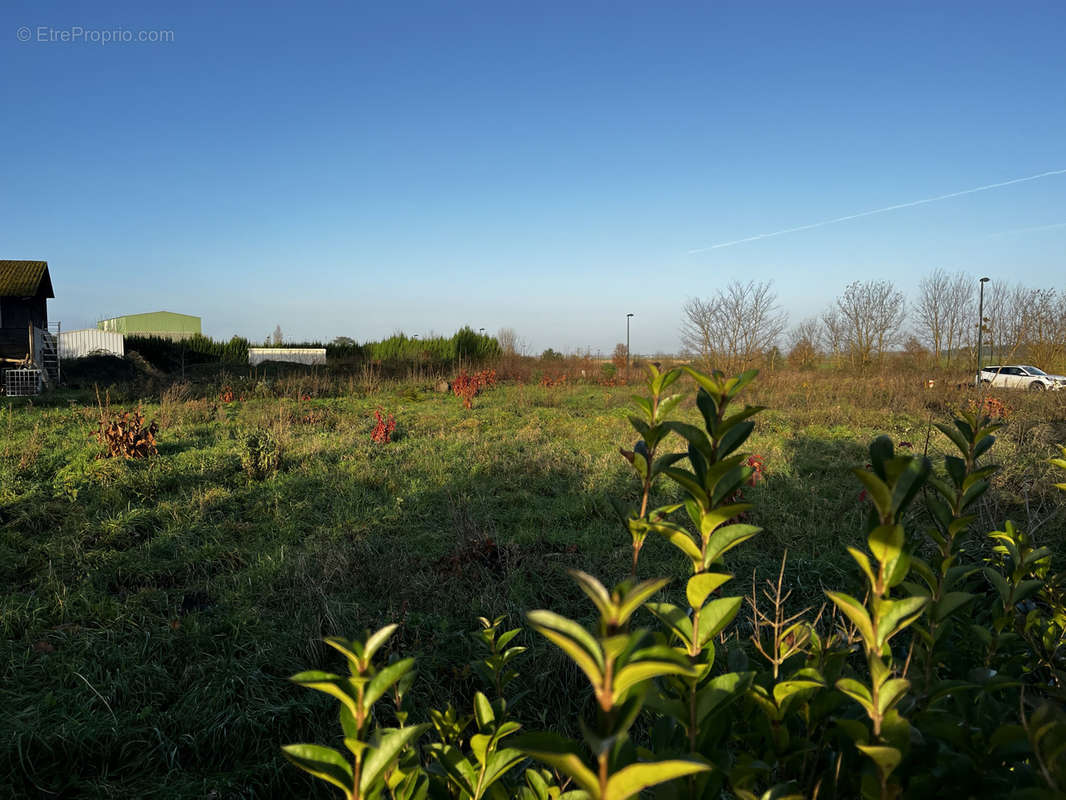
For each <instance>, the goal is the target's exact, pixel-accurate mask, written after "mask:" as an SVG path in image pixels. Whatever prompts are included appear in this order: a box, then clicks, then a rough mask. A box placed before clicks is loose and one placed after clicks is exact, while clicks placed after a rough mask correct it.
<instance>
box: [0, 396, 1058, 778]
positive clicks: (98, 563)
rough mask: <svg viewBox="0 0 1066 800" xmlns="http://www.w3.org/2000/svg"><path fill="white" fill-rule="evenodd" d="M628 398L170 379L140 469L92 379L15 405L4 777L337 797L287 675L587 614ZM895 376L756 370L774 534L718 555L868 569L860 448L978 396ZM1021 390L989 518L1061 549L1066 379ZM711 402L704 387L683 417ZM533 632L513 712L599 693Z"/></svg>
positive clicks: (758, 438) (423, 684)
mask: <svg viewBox="0 0 1066 800" xmlns="http://www.w3.org/2000/svg"><path fill="white" fill-rule="evenodd" d="M811 380H813V378H812V379H811ZM823 388H824V387H823ZM631 391H633V389H629V388H626V387H602V386H597V385H580V384H579V385H571V386H568V387H565V388H544V387H540V386H528V385H527V386H522V385H513V384H509V385H501V386H499V387H497V388H495V389H492V390H489V391H488V392H486V393H485V394H484V395H482V396H481V397H479V398H477V400H476V401H475V407H474V408H473V409H472V410H469V411H468V410H466V409H464V408H463V407H462V405H461V404H460V403H459V402H458V401H457V399H456V398H455V397H453V396H451V395H441V394H435V393H433V392H431V391H428V390H426V389H424V388H422V387H419V386H412V385H394V386H389V387H386V388H383V389H381V390H379V391H376V392H373V393H362V392H356V393H354V394H347V395H345V396H339V397H317V398H314V399H310V400H305V401H301V400H298V399H295V398H293V399H285V398H276V397H259V398H256V399H248V400H245V401H238V402H233V403H222V402H219V401H218V399H217V394H216V395H212V396H211V397H209V398H208V399H203V397H202V396H201V397H196V396H193V395H192V394H190V393H187V392H183V391H180V390H170V391H168V392H166V393H164V395H163V396H162V398H161V399H160V397H159V395H156V398H155V402H145V404H144V411H145V414H146V416H148V417H149V418H154V419H156V420H158V421H159V422H160V425H161V431H160V434H159V442H160V444H159V455H158V456H155V457H152V458H149V459H145V460H138V461H123V460H121V459H108V458H103V457H102V453H103V448H102V446H101V445H100V444H98V443H97V442H96V440H95V438H94V437H93V436H92V434H93V432H94V431H95V429H96V425H97V421H98V419H99V414H100V412H99V410H98V408H97V407H96V405H95V401H91V400H90V399H89V397H88V396H87V395H86V394H72V395H70V396H69V397H66V396H60V397H57V398H53V399H52V400H50V401H49V402H48V404H46V405H41V404H40V403H38V404H36V405H33V404H30V403H27V402H23V401H18V402H14V401H8V402H5V403H4V404H3V405H0V435H2V441H3V444H2V445H0V633H2V636H0V670H2V679H0V718H2V724H0V730H2V736H0V785H4V786H10V787H12V789H13V792H14V794H15V796H20V797H21V796H26V797H167V798H194V797H196V798H203V797H217V798H222V797H264V796H290V795H297V796H317V795H321V796H326V795H325V792H324V790H323V789H321V788H320V787H318V786H313V785H312V781H311V779H310V778H309V777H307V776H306V775H304V774H303V773H301V772H299V771H298V770H296V769H295V768H293V767H291V766H289V765H287V763H286V762H284V760H283V759H282V757H281V754H280V751H279V746H280V745H282V744H286V743H289V742H295V741H320V742H327V741H331V740H332V739H333V738H334V737H335V736H336V734H335V729H336V720H335V717H334V711H333V706H332V705H331V704H330V703H329V702H328V699H326V698H321V699H320V698H319V697H312V696H309V695H312V694H315V693H312V692H307V691H305V690H301V689H299V688H296V687H294V686H292V685H291V684H289V683H288V682H287V680H286V678H287V677H288V676H289V675H290V674H292V673H294V672H297V671H299V670H301V669H307V668H312V667H316V668H325V669H332V668H337V667H338V666H339V664H338V663H337V662H338V661H339V657H337V655H336V654H335V653H333V651H331V650H330V649H329V648H327V647H325V646H324V645H323V644H322V643H321V641H320V640H321V638H322V637H323V636H328V635H333V634H341V635H353V634H356V633H358V632H360V631H362V630H364V629H366V628H368V627H372V626H373V627H377V626H379V625H381V624H384V623H385V622H390V621H395V622H399V623H400V624H401V628H400V631H399V633H398V635H397V637H396V638H395V640H394V644H395V646H396V649H398V650H399V651H402V652H404V653H405V654H412V655H417V656H418V657H419V676H418V678H417V681H416V684H415V695H416V706H422V707H424V706H425V705H427V704H433V705H434V706H435V707H443V706H444V704H445V703H446V702H448V701H449V700H450V701H452V702H456V703H463V704H467V703H468V701H469V698H470V696H471V694H472V692H473V691H474V689H475V688H477V686H478V685H477V683H476V679H475V678H474V676H473V674H472V673H471V671H470V669H469V667H468V664H469V662H470V661H471V660H472V659H473V658H474V650H473V647H472V645H471V643H470V640H469V636H468V633H469V632H470V631H472V630H474V629H475V628H476V627H477V617H478V616H481V615H484V616H488V617H493V616H496V615H501V614H502V615H507V616H508V618H509V622H510V623H511V625H518V624H520V623H521V622H522V614H523V613H524V612H525V611H527V610H530V609H533V608H543V607H547V608H552V609H554V610H557V611H560V612H561V613H568V614H571V615H574V616H576V617H579V618H588V617H589V616H590V615H589V613H588V611H589V606H588V605H587V603H586V602H584V600H583V598H582V597H581V595H580V593H579V591H578V589H577V588H576V587H575V586H574V585H573V583H572V582H571V581H570V579H569V578H568V577H567V576H566V574H565V569H566V568H569V567H577V568H580V569H584V570H586V571H588V572H591V573H593V574H595V575H597V576H599V577H600V578H601V579H603V580H604V581H605V582H608V581H611V582H613V581H617V580H619V579H621V578H623V577H625V575H626V574H627V572H628V569H629V562H630V549H629V537H628V534H627V533H626V531H625V529H624V528H623V527H622V525H621V524H620V522H619V521H618V519H617V517H616V516H615V512H614V510H613V508H612V505H611V503H610V498H611V497H615V498H619V499H621V500H623V501H625V502H629V503H635V502H636V499H637V485H636V481H635V479H634V478H633V475H632V472H631V470H630V469H629V467H628V465H627V464H626V462H625V461H624V460H623V458H622V457H621V456H620V455H619V453H618V448H619V447H627V446H631V445H632V443H633V441H634V440H635V438H636V437H635V434H634V432H633V431H632V429H631V428H630V426H629V423H628V421H627V419H626V415H627V413H629V409H628V408H627V406H628V403H629V400H628V398H629V394H630V393H631ZM886 391H888V390H886V389H885V387H884V386H881V387H880V388H878V386H877V385H872V384H871V385H869V386H866V388H858V389H856V388H854V387H853V388H852V389H848V390H840V391H839V392H838V393H837V394H836V395H830V394H829V393H828V392H824V391H821V389H819V387H814V388H813V389H812V388H811V387H810V386H807V385H806V384H801V382H800V381H799V380H795V381H789V380H785V379H783V378H776V379H773V380H766V381H762V382H757V384H756V387H755V388H754V391H753V392H752V397H751V398H750V399H751V401H752V402H761V403H764V404H767V405H769V406H770V410H768V411H766V412H764V413H763V414H761V415H760V416H759V417H758V418H757V420H758V424H757V426H756V432H755V434H754V435H753V437H752V439H751V440H750V446H749V447H748V448H747V449H748V450H749V451H751V452H754V453H758V454H759V455H761V456H762V458H763V459H764V461H765V463H766V475H765V480H764V481H763V482H762V483H761V484H760V485H758V486H756V487H755V488H753V489H750V490H747V497H748V499H751V500H752V501H754V502H755V504H756V508H755V510H754V511H753V512H752V515H751V516H752V521H753V522H754V523H756V524H758V525H761V526H762V527H763V528H764V529H765V530H764V532H763V533H762V534H760V536H759V538H757V539H756V540H754V541H753V542H752V543H749V544H748V545H746V546H744V547H742V548H740V549H738V550H737V551H735V555H733V554H731V555H730V557H729V560H730V566H731V568H732V569H733V570H734V571H735V572H736V574H737V575H738V578H742V579H743V580H744V582H745V583H747V585H749V586H750V581H751V576H752V573H753V571H758V573H759V575H760V576H761V577H765V578H769V577H771V575H772V574H773V575H776V570H777V568H778V565H779V563H780V560H781V557H782V554H783V552H784V551H785V549H786V548H787V550H788V563H787V567H786V572H785V575H786V581H787V582H788V583H789V584H790V585H791V586H792V587H794V589H795V595H794V603H795V604H796V609H795V610H797V611H798V610H800V608H802V607H803V606H805V605H811V604H813V605H814V606H815V607H817V606H818V605H820V604H821V602H822V597H823V595H822V587H823V586H832V587H835V588H849V587H850V588H854V587H857V586H858V585H859V583H858V579H857V575H855V574H854V573H855V570H854V569H853V566H852V565H851V563H850V560H849V559H848V557H847V555H846V553H845V552H844V549H843V546H844V545H845V544H850V543H852V542H853V541H854V540H856V539H857V538H858V534H859V530H860V527H861V519H862V515H863V514H864V513H865V508H864V505H863V503H862V502H861V501H860V499H859V491H860V486H859V484H858V482H857V481H855V480H854V479H853V478H852V477H851V475H850V468H851V467H852V466H855V465H862V464H863V463H864V462H865V460H866V456H865V448H866V445H867V444H868V442H869V441H870V440H871V439H872V438H873V437H874V436H876V435H877V434H880V433H887V434H888V435H890V436H891V437H892V438H893V439H894V440H895V441H896V442H897V445H898V446H903V445H900V444H899V443H902V442H909V443H910V448H911V449H912V450H913V451H915V452H921V451H922V450H923V448H925V447H926V442H927V436H928V437H929V438H928V448H929V452H930V454H931V455H935V454H937V453H941V452H944V450H945V444H946V441H945V440H942V437H941V435H940V434H939V433H937V432H935V431H933V433H932V435H929V422H930V419H932V420H934V421H946V420H947V419H948V417H949V411H950V408H951V406H952V404H953V403H955V404H958V403H961V402H964V399H965V397H966V395H964V394H956V395H944V396H939V395H938V397H937V399H936V401H935V402H927V400H928V398H922V397H918V396H915V397H911V398H910V399H909V400H907V402H902V401H897V400H894V399H893V398H894V397H895V395H889V394H885V392H886ZM1062 394H1066V393H1062ZM900 396H902V395H900ZM907 397H910V395H907ZM1012 402H1015V403H1016V404H1017V405H1018V408H1017V409H1016V411H1015V413H1014V415H1013V417H1012V421H1011V423H1010V425H1008V427H1007V428H1006V430H1005V431H1004V434H1003V435H1002V436H1001V437H1000V441H999V442H998V443H997V445H996V447H995V448H994V449H993V452H992V457H993V460H995V461H998V462H999V463H1001V464H1003V465H1004V470H1003V471H1002V473H1001V474H1000V475H999V476H997V478H996V483H995V486H994V490H993V492H992V493H990V495H989V497H988V498H987V501H986V502H985V506H984V509H983V511H982V519H981V520H980V522H979V526H982V527H983V529H985V530H987V529H990V528H991V527H995V526H997V525H998V524H999V523H1000V522H1001V521H1002V520H1003V519H1004V518H1006V517H1008V516H1010V517H1011V518H1013V519H1015V520H1016V521H1017V522H1018V523H1020V524H1021V525H1025V526H1029V527H1031V528H1035V529H1036V530H1038V531H1039V533H1038V536H1039V538H1040V540H1041V541H1042V542H1043V543H1044V544H1048V545H1049V546H1052V547H1053V548H1054V549H1055V550H1056V552H1057V553H1060V554H1061V553H1062V552H1063V550H1064V548H1063V544H1064V542H1066V521H1064V520H1066V515H1064V511H1063V501H1062V499H1060V498H1058V497H1055V496H1054V495H1053V494H1052V492H1053V490H1052V489H1051V488H1050V486H1049V480H1048V475H1049V473H1050V467H1048V465H1047V463H1046V459H1047V458H1048V457H1049V456H1050V455H1051V453H1052V447H1051V444H1052V442H1051V439H1053V438H1054V436H1055V435H1057V431H1059V430H1061V424H1062V420H1063V419H1066V413H1064V408H1063V398H1059V397H1057V396H1052V395H1051V393H1048V395H1047V396H1043V397H1036V398H1034V397H1028V396H1027V397H1025V398H1021V399H1019V400H1017V401H1015V400H1013V398H1012ZM122 407H123V408H127V407H132V405H131V404H128V403H127V404H125V405H123V406H122ZM378 407H381V408H383V409H384V410H385V411H386V412H389V413H392V414H394V415H395V417H396V419H397V421H398V431H397V434H398V435H397V440H396V441H394V442H392V443H390V444H388V445H384V446H382V445H376V444H374V443H372V442H371V440H370V432H371V430H372V428H373V426H374V419H373V412H374V410H375V409H376V408H378ZM695 413H696V412H695V409H694V407H693V403H692V401H691V398H690V399H688V400H686V402H685V404H683V405H682V407H681V409H680V410H679V416H680V417H682V418H694V417H695ZM1056 425H1058V426H1060V427H1058V428H1056V427H1055V426H1056ZM259 429H266V430H270V431H272V432H273V435H274V437H275V438H276V440H277V441H278V442H279V443H280V445H281V447H282V463H281V467H280V470H279V471H278V472H277V473H276V474H273V475H269V476H267V477H265V478H261V479H256V478H253V477H251V476H250V475H249V474H248V473H247V471H246V470H244V469H242V464H241V460H242V454H243V451H244V449H245V448H246V445H245V439H244V433H245V432H247V431H250V430H259ZM671 441H676V440H671ZM675 446H676V444H675ZM665 499H667V498H664V500H665ZM919 505H920V504H919ZM683 569H684V564H683V563H681V561H679V559H678V557H677V555H676V553H675V552H673V551H672V550H671V548H670V547H669V545H667V544H666V543H665V542H661V541H655V540H652V541H649V543H648V544H647V546H646V547H645V548H644V551H643V554H642V560H641V574H642V576H644V577H649V576H652V575H656V574H661V575H672V576H675V577H678V578H680V577H682V576H683V573H682V570H683ZM739 629H740V630H741V631H743V630H744V629H745V623H744V622H743V620H742V621H741V622H740V624H739ZM521 638H522V639H523V640H524V642H523V643H524V644H527V645H529V646H531V652H530V653H529V654H527V655H526V656H525V657H524V661H523V662H522V664H521V667H522V673H523V679H524V680H525V681H526V682H527V688H529V689H531V690H532V692H533V693H534V694H536V695H539V696H540V697H542V698H548V700H547V701H546V702H540V703H533V702H527V703H526V704H524V705H520V706H519V708H518V710H517V713H518V716H519V717H520V718H522V719H524V720H525V721H526V722H528V723H529V724H531V725H544V726H553V725H556V724H558V721H559V718H560V717H562V716H563V715H564V711H565V710H567V709H571V708H576V707H578V706H580V704H581V703H582V702H583V697H582V695H581V693H580V692H579V691H578V687H579V686H580V681H579V680H578V679H577V676H576V675H574V674H573V673H572V671H570V670H571V668H570V667H568V666H567V665H566V662H564V660H563V659H562V658H561V657H560V656H558V655H557V654H556V653H555V652H553V651H552V650H550V649H549V648H548V647H547V646H546V645H544V644H543V643H541V642H537V641H535V640H534V637H533V636H532V635H527V634H525V633H524V634H523V635H522V637H521ZM557 715H558V716H557ZM416 716H417V714H416Z"/></svg>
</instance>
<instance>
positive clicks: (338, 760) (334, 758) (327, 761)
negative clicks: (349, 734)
mask: <svg viewBox="0 0 1066 800" xmlns="http://www.w3.org/2000/svg"><path fill="white" fill-rule="evenodd" d="M281 751H282V752H283V753H284V754H285V757H286V758H287V759H289V761H291V762H292V763H293V764H295V765H296V766H298V767H299V768H300V769H302V770H304V771H306V772H310V773H311V774H312V775H314V776H315V777H316V778H320V779H322V780H324V781H326V782H327V783H332V784H333V785H334V786H336V787H337V788H339V789H342V790H343V791H344V792H346V793H347V794H352V793H353V792H354V790H355V783H354V778H353V775H352V765H351V764H349V763H348V760H347V759H346V758H345V757H344V756H342V755H341V754H340V753H338V752H337V751H336V750H334V749H333V748H332V747H323V746H322V745H318V744H287V745H285V746H284V747H282V748H281Z"/></svg>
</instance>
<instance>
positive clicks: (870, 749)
mask: <svg viewBox="0 0 1066 800" xmlns="http://www.w3.org/2000/svg"><path fill="white" fill-rule="evenodd" d="M855 746H856V747H857V748H859V749H860V750H861V751H862V752H864V753H865V754H866V755H867V756H869V757H870V758H871V759H872V760H873V762H874V763H875V764H877V768H878V769H879V770H880V771H881V773H882V774H883V775H891V774H892V771H893V770H894V769H895V768H896V767H898V766H899V762H900V761H901V760H903V754H902V753H901V752H900V751H899V750H897V749H896V748H895V747H885V746H884V745H874V744H857V745H855Z"/></svg>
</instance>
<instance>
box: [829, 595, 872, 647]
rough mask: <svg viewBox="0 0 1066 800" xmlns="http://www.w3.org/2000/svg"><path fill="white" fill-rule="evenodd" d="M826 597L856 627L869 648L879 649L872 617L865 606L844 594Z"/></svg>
mask: <svg viewBox="0 0 1066 800" xmlns="http://www.w3.org/2000/svg"><path fill="white" fill-rule="evenodd" d="M826 595H827V596H828V597H829V599H830V600H832V601H833V603H834V604H835V605H836V607H837V608H839V609H840V610H841V612H843V614H844V615H845V616H846V617H847V618H848V619H850V620H851V622H852V624H854V625H855V627H856V628H857V629H858V631H859V635H860V636H862V638H863V640H864V641H865V642H866V643H867V648H868V649H874V648H875V647H877V646H878V645H877V644H876V643H875V642H874V629H873V624H872V623H871V622H870V615H869V614H868V613H867V611H866V608H865V607H864V606H863V604H862V603H860V602H859V601H858V600H856V599H855V598H854V597H852V596H851V595H850V594H845V593H844V592H826Z"/></svg>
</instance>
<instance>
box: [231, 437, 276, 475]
mask: <svg viewBox="0 0 1066 800" xmlns="http://www.w3.org/2000/svg"><path fill="white" fill-rule="evenodd" d="M282 451H283V448H282V445H281V442H280V441H278V437H277V436H276V435H275V434H274V433H273V432H271V431H270V430H268V429H266V428H256V429H255V430H251V431H246V432H245V433H244V434H243V435H242V437H241V469H243V470H244V472H245V473H246V474H247V475H248V477H250V478H252V479H253V480H263V479H264V478H269V477H271V476H272V475H276V474H277V473H278V471H279V470H280V469H281V460H282Z"/></svg>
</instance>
